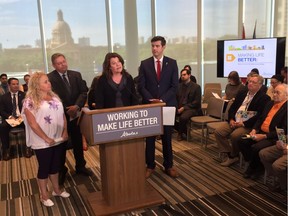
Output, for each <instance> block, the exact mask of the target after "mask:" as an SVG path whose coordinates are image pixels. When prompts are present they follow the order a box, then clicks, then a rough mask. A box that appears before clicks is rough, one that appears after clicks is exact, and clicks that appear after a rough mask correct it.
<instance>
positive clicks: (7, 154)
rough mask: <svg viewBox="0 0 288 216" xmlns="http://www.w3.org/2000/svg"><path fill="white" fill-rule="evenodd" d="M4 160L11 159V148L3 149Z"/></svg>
mask: <svg viewBox="0 0 288 216" xmlns="http://www.w3.org/2000/svg"><path fill="white" fill-rule="evenodd" d="M3 160H5V161H8V160H10V150H9V149H6V150H3Z"/></svg>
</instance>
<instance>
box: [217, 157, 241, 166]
mask: <svg viewBox="0 0 288 216" xmlns="http://www.w3.org/2000/svg"><path fill="white" fill-rule="evenodd" d="M237 161H239V158H238V157H235V158H229V157H228V159H227V160H225V161H224V162H222V163H221V164H220V165H221V166H224V167H228V166H231V165H232V164H234V163H236V162H237Z"/></svg>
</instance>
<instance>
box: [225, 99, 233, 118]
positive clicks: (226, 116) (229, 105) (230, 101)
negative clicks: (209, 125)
mask: <svg viewBox="0 0 288 216" xmlns="http://www.w3.org/2000/svg"><path fill="white" fill-rule="evenodd" d="M233 102H234V100H229V101H228V104H227V106H226V109H225V112H224V117H223V119H224V120H225V121H227V120H228V112H229V109H230V107H231V105H232V104H233Z"/></svg>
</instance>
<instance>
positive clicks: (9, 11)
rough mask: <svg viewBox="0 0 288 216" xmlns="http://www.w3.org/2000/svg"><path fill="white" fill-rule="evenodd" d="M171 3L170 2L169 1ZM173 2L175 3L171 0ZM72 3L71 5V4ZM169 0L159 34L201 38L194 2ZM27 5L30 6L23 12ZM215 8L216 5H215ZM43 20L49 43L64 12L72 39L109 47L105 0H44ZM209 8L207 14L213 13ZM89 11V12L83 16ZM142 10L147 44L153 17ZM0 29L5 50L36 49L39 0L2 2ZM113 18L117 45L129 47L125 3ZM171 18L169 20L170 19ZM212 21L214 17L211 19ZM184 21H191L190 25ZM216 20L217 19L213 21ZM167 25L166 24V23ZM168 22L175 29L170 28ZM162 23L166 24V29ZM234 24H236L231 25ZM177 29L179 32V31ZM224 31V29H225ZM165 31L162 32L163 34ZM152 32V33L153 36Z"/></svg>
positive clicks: (115, 5) (114, 7) (142, 4)
mask: <svg viewBox="0 0 288 216" xmlns="http://www.w3.org/2000/svg"><path fill="white" fill-rule="evenodd" d="M168 1H169V0H168ZM170 1H171V0H170ZM68 2H69V4H68ZM165 2H167V1H164V0H158V1H157V2H156V8H157V22H158V23H157V26H158V32H159V34H161V35H163V36H165V37H168V38H181V37H183V36H184V37H187V38H189V37H195V36H196V35H197V32H196V29H197V28H192V27H193V26H196V18H195V19H192V20H191V16H196V9H197V7H196V6H195V5H194V7H193V8H189V7H183V5H188V4H190V3H189V2H190V1H187V0H179V1H177V4H175V5H174V4H172V6H169V5H171V4H165V6H164V8H163V6H161V7H160V5H161V4H163V3H165ZM23 4H25V5H29V7H28V6H27V8H25V9H24V10H23ZM212 6H214V5H213V4H212ZM42 7H43V20H44V30H45V31H44V32H45V40H49V39H51V37H52V35H51V30H52V27H53V25H54V24H55V22H56V20H57V11H58V10H60V9H61V10H62V11H63V14H64V20H65V21H66V22H67V23H68V24H69V25H70V28H71V31H72V37H73V38H74V39H75V42H76V41H77V39H78V38H83V37H87V38H89V39H90V43H91V45H92V46H97V45H107V30H106V16H105V13H106V10H105V1H104V0H102V1H96V2H95V1H93V0H87V1H85V5H83V4H81V3H79V2H78V3H77V1H72V2H71V1H67V0H64V1H60V2H54V1H43V3H42ZM209 10H210V9H209V8H207V11H208V12H209ZM83 11H85V13H81V12H83ZM137 11H138V14H139V15H138V30H139V33H138V35H139V38H144V41H145V40H147V39H148V38H149V37H150V36H151V33H150V32H151V29H150V25H151V24H150V22H147V17H146V16H145V15H150V4H148V3H147V1H143V0H139V1H137ZM173 11H181V14H179V17H175V16H172V17H171V16H170V15H171V13H172V12H173ZM0 14H1V15H0V28H1V29H3V30H4V31H2V33H1V34H0V43H1V44H2V47H3V48H17V47H18V46H19V45H30V46H32V47H35V41H36V40H39V39H40V27H39V18H38V9H37V2H36V1H35V0H21V1H20V0H11V1H9V0H0ZM111 14H112V15H113V16H112V31H113V33H114V35H113V41H114V43H119V44H121V45H125V34H123V33H124V32H125V30H124V18H123V16H124V4H123V2H122V1H115V0H112V1H111ZM167 17H170V18H169V20H167V19H168V18H167ZM205 19H207V21H208V22H210V21H209V20H210V19H211V18H209V17H207V18H205ZM181 20H190V21H189V23H191V26H190V25H188V26H187V25H186V22H179V21H181ZM212 20H213V19H212ZM165 22H166V23H165ZM167 22H169V26H171V28H166V27H165V26H166V25H167ZM160 23H165V25H163V26H164V27H162V25H160ZM231 25H232V24H231ZM231 25H230V24H229V25H225V26H223V29H226V28H230V27H231ZM176 27H177V31H175V28H176ZM222 31H224V30H222ZM18 32H21V35H22V37H19V34H18ZM160 32H161V33H160ZM149 33H150V34H149ZM215 33H216V31H214V33H211V34H210V33H209V31H208V32H207V31H206V34H205V35H206V37H208V38H209V37H217V35H221V31H220V30H218V33H217V34H215ZM171 34H173V37H171Z"/></svg>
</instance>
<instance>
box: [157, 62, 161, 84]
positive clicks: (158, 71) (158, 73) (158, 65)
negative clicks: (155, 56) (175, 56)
mask: <svg viewBox="0 0 288 216" xmlns="http://www.w3.org/2000/svg"><path fill="white" fill-rule="evenodd" d="M160 75H161V61H160V60H157V79H158V81H159V80H160Z"/></svg>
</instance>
